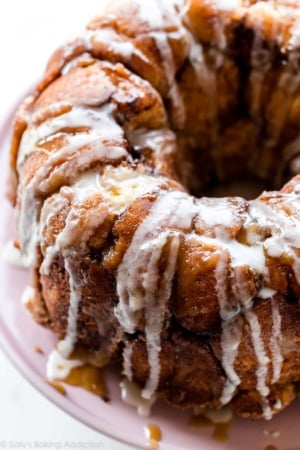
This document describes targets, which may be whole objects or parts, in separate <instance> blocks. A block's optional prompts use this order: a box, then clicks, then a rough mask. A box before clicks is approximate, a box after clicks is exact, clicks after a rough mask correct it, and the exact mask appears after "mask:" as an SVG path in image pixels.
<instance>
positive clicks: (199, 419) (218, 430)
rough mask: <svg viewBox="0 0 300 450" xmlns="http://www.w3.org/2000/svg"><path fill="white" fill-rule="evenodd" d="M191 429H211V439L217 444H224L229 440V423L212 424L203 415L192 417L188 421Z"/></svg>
mask: <svg viewBox="0 0 300 450" xmlns="http://www.w3.org/2000/svg"><path fill="white" fill-rule="evenodd" d="M189 426H190V427H191V428H209V427H213V428H214V430H213V432H212V438H213V439H214V440H216V441H218V442H226V441H227V440H228V438H229V430H230V426H231V421H229V422H224V423H223V422H222V423H214V422H212V421H211V420H210V419H208V418H207V417H205V416H203V415H201V414H200V415H197V416H193V417H192V418H191V419H190V421H189Z"/></svg>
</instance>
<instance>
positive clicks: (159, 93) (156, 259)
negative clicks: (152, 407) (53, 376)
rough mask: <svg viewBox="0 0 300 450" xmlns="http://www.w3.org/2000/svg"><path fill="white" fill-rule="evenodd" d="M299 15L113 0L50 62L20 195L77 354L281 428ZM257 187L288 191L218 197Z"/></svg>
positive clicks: (289, 358) (30, 240)
mask: <svg viewBox="0 0 300 450" xmlns="http://www.w3.org/2000/svg"><path fill="white" fill-rule="evenodd" d="M299 7H300V3H299V1H298V0H294V1H290V2H288V1H283V0H278V1H276V2H275V1H274V2H273V1H257V2H256V1H242V0H228V1H225V0H215V1H212V2H207V1H204V0H190V1H189V0H187V1H184V0H163V1H159V0H151V1H150V0H147V1H144V0H122V1H114V2H112V3H111V4H110V6H109V7H108V8H107V9H106V10H105V11H104V12H103V13H102V14H101V15H99V17H97V18H95V19H94V20H93V21H92V22H91V23H90V24H89V25H88V26H87V28H86V29H85V31H84V32H83V33H82V35H81V36H80V37H78V38H76V39H75V40H73V41H71V42H68V43H67V44H65V45H64V46H62V47H61V48H60V49H59V50H57V51H56V53H55V54H54V55H53V57H52V58H51V60H50V62H49V65H48V67H47V70H46V73H45V76H44V78H43V80H42V81H41V82H40V83H39V85H38V86H37V88H36V90H35V92H34V93H33V94H32V96H31V97H30V98H28V99H27V100H26V101H25V102H24V104H23V105H22V106H21V107H20V109H19V111H18V112H17V114H16V119H15V125H14V133H13V138H12V145H11V192H10V194H11V199H12V201H13V202H14V203H15V207H16V211H17V219H18V235H19V240H20V247H21V251H22V254H23V258H24V261H25V263H26V264H27V265H28V266H30V267H32V269H33V273H34V279H33V286H34V292H35V294H34V296H32V298H31V299H30V302H29V303H28V307H29V309H30V310H31V311H32V313H33V315H34V317H35V318H36V320H37V321H38V322H40V323H42V324H43V325H45V326H48V327H51V328H52V329H53V330H54V332H55V333H56V335H57V336H58V338H59V343H58V346H57V348H58V351H59V352H60V354H61V355H62V356H64V357H65V358H68V357H70V356H71V355H74V354H77V355H78V354H80V355H81V356H80V357H81V358H82V359H83V360H85V361H86V360H88V361H90V362H92V363H93V364H96V365H100V366H103V365H106V364H109V363H112V362H115V361H118V360H121V361H122V363H123V373H124V375H125V377H127V378H128V379H130V380H132V381H134V382H135V383H136V384H138V386H139V387H140V388H141V389H142V395H143V397H144V398H146V399H150V400H152V399H153V397H154V396H158V397H163V398H165V399H167V400H168V401H169V402H170V403H172V404H173V405H175V406H179V407H182V408H185V407H195V406H200V407H201V406H206V405H208V406H212V407H217V408H218V407H220V406H222V405H225V404H228V405H230V406H231V407H232V408H233V409H234V410H235V411H236V412H237V413H238V414H240V415H241V416H244V417H250V418H260V417H264V418H267V419H269V418H271V417H272V415H273V414H274V413H276V412H278V411H280V410H282V409H283V408H285V407H286V406H287V405H288V404H289V403H290V402H291V401H292V400H293V399H294V397H295V395H296V387H297V383H299V381H300V351H299V344H300V304H299V296H300V176H299V175H297V173H298V171H299V168H300V159H299V156H298V155H299V153H300V139H299V136H300V134H299V133H300V75H299V74H300V71H299V60H300V59H299V57H300V12H299V11H300V10H299ZM293 176H294V177H293ZM247 177H252V178H253V177H255V179H256V182H257V183H258V184H259V183H262V184H263V185H264V186H266V187H270V188H272V189H277V188H278V187H279V188H280V185H281V184H283V183H286V184H285V185H284V187H283V188H282V189H281V190H279V191H271V192H264V193H263V194H261V195H260V196H259V197H258V198H256V199H255V200H249V201H247V200H245V199H243V198H241V197H235V196H232V197H224V198H222V197H220V198H212V197H207V196H203V195H208V194H209V193H210V192H212V191H211V190H212V189H214V188H215V187H216V186H218V185H220V184H222V185H226V183H227V182H228V181H232V180H239V179H244V178H245V179H247ZM289 179H290V181H288V180H289ZM298 325H299V326H298Z"/></svg>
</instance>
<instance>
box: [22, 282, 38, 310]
mask: <svg viewBox="0 0 300 450" xmlns="http://www.w3.org/2000/svg"><path fill="white" fill-rule="evenodd" d="M35 297H36V291H35V289H34V287H32V286H27V287H26V288H25V290H24V292H23V294H22V297H21V302H22V304H23V305H25V306H26V305H28V304H29V303H30V302H32V301H33V300H34V299H35Z"/></svg>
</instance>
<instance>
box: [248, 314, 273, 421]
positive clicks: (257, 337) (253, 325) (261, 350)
mask: <svg viewBox="0 0 300 450" xmlns="http://www.w3.org/2000/svg"><path fill="white" fill-rule="evenodd" d="M244 316H245V318H246V320H247V322H248V323H249V326H250V329H251V339H252V344H253V348H254V352H255V354H256V358H257V363H258V367H257V369H256V377H257V383H256V389H257V391H258V392H259V393H260V395H261V407H262V412H263V415H264V418H265V419H266V420H269V419H271V418H272V411H271V407H270V405H269V401H268V399H267V397H268V395H269V393H270V389H269V388H268V387H267V385H266V379H267V375H268V366H269V362H270V360H269V358H268V356H267V354H266V351H265V346H264V342H263V339H262V336H261V327H260V323H259V321H258V318H257V316H256V314H255V313H254V312H253V311H251V310H246V311H245V312H244Z"/></svg>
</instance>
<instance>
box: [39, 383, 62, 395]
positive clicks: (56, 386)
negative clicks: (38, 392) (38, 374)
mask: <svg viewBox="0 0 300 450" xmlns="http://www.w3.org/2000/svg"><path fill="white" fill-rule="evenodd" d="M44 381H45V383H47V384H49V386H51V387H53V389H55V390H56V391H57V392H58V393H59V394H61V395H67V391H66V390H65V388H64V386H63V385H62V384H60V383H57V382H56V381H49V380H44Z"/></svg>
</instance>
